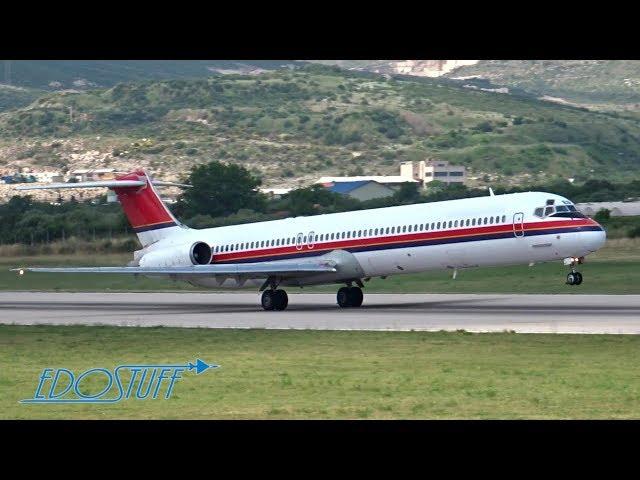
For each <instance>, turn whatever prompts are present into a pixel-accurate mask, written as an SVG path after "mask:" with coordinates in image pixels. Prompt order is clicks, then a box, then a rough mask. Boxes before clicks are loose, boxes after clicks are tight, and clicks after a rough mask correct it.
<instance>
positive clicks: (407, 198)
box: [393, 182, 420, 203]
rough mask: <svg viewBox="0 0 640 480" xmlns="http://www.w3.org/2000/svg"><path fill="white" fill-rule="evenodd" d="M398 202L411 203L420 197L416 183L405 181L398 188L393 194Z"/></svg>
mask: <svg viewBox="0 0 640 480" xmlns="http://www.w3.org/2000/svg"><path fill="white" fill-rule="evenodd" d="M393 196H394V199H395V201H397V202H398V203H413V202H417V201H418V200H419V199H420V191H419V190H418V184H417V183H410V182H405V183H403V184H402V185H401V186H400V189H399V190H398V191H397V192H396V193H394V194H393Z"/></svg>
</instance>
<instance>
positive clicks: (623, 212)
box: [576, 202, 640, 217]
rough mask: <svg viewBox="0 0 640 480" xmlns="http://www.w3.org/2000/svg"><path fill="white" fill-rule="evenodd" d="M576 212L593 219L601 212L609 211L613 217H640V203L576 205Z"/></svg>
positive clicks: (589, 203)
mask: <svg viewBox="0 0 640 480" xmlns="http://www.w3.org/2000/svg"><path fill="white" fill-rule="evenodd" d="M576 210H578V211H579V212H580V213H583V214H585V215H587V216H588V217H593V216H594V215H595V214H596V213H598V212H599V211H600V210H609V211H610V212H611V216H612V217H632V216H636V215H640V202H588V203H576Z"/></svg>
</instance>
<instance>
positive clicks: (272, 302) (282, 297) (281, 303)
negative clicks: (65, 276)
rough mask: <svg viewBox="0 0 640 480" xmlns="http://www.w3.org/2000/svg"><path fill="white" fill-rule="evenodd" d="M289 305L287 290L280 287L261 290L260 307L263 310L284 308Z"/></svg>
mask: <svg viewBox="0 0 640 480" xmlns="http://www.w3.org/2000/svg"><path fill="white" fill-rule="evenodd" d="M287 305H289V296H288V295H287V292H285V291H284V290H281V289H277V290H272V289H269V290H265V291H264V292H262V308H264V309H265V310H284V309H285V308H287Z"/></svg>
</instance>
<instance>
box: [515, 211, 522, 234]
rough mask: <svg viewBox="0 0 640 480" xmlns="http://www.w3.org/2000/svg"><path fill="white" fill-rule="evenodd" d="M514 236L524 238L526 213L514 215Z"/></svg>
mask: <svg viewBox="0 0 640 480" xmlns="http://www.w3.org/2000/svg"><path fill="white" fill-rule="evenodd" d="M513 234H514V235H515V236H516V237H519V238H522V237H524V213H522V212H518V213H516V214H514V215H513Z"/></svg>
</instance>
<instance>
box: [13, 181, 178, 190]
mask: <svg viewBox="0 0 640 480" xmlns="http://www.w3.org/2000/svg"><path fill="white" fill-rule="evenodd" d="M151 183H152V184H153V185H154V186H158V187H181V188H190V187H191V185H185V184H183V183H172V182H163V181H161V180H151ZM146 184H147V182H145V181H143V180H99V181H95V182H77V183H49V184H47V185H23V186H20V187H16V190H59V189H61V188H131V187H142V186H144V185H146Z"/></svg>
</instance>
